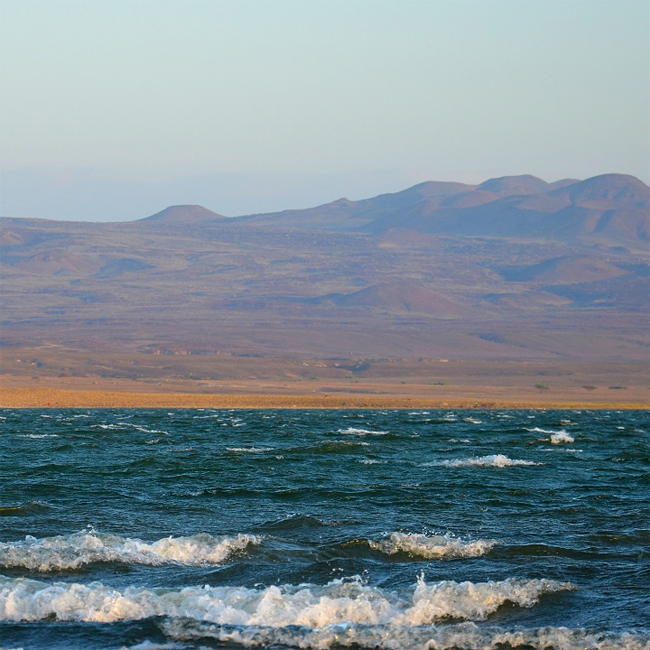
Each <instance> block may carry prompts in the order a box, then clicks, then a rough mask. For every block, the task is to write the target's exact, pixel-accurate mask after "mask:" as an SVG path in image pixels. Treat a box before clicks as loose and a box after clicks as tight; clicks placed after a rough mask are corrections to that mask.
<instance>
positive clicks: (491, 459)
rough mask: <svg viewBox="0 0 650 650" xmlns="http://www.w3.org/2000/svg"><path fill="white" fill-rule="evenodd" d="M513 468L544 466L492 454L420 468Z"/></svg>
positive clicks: (427, 464)
mask: <svg viewBox="0 0 650 650" xmlns="http://www.w3.org/2000/svg"><path fill="white" fill-rule="evenodd" d="M436 465H439V466H442V467H474V466H476V467H515V466H520V465H544V463H536V462H534V461H532V460H517V459H512V458H508V457H507V456H504V455H503V454H493V455H491V456H480V457H479V458H458V459H455V460H440V461H433V462H431V463H424V464H423V465H422V467H433V466H436Z"/></svg>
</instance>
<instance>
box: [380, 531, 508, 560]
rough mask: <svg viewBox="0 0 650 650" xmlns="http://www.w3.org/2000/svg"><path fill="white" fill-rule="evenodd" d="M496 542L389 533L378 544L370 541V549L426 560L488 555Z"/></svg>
mask: <svg viewBox="0 0 650 650" xmlns="http://www.w3.org/2000/svg"><path fill="white" fill-rule="evenodd" d="M497 543H498V542H497V541H496V540H494V539H490V540H480V539H479V540H475V541H465V540H462V539H459V538H458V537H455V536H453V535H451V534H450V533H446V534H445V535H424V534H421V533H397V532H396V533H391V534H390V535H389V536H388V537H386V538H385V539H382V540H380V541H378V542H376V541H370V542H368V545H369V546H370V548H372V549H374V550H376V551H381V552H382V553H385V554H387V555H395V554H396V553H407V554H408V555H411V556H412V557H419V558H423V559H426V560H430V559H435V558H441V559H442V558H460V557H480V556H481V555H485V554H486V553H488V552H489V551H490V550H491V549H492V548H493V547H494V546H496V544H497Z"/></svg>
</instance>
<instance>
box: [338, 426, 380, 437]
mask: <svg viewBox="0 0 650 650" xmlns="http://www.w3.org/2000/svg"><path fill="white" fill-rule="evenodd" d="M338 432H339V433H343V434H345V435H352V436H385V435H386V434H387V433H388V431H372V430H371V429H357V428H355V427H348V428H347V429H339V430H338Z"/></svg>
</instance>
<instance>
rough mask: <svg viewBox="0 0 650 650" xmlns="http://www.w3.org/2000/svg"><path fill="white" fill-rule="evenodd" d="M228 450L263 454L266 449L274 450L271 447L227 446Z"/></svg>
mask: <svg viewBox="0 0 650 650" xmlns="http://www.w3.org/2000/svg"><path fill="white" fill-rule="evenodd" d="M226 450H227V451H230V452H233V453H239V454H261V453H263V452H265V451H273V449H271V448H270V447H226Z"/></svg>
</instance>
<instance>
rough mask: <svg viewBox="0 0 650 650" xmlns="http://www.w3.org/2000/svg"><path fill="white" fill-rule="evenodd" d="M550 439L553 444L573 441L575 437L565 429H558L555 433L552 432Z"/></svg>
mask: <svg viewBox="0 0 650 650" xmlns="http://www.w3.org/2000/svg"><path fill="white" fill-rule="evenodd" d="M550 440H551V444H553V445H561V444H563V443H572V442H575V438H574V437H573V436H571V435H569V434H568V433H567V432H566V431H558V432H557V433H553V434H552V435H551V438H550Z"/></svg>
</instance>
